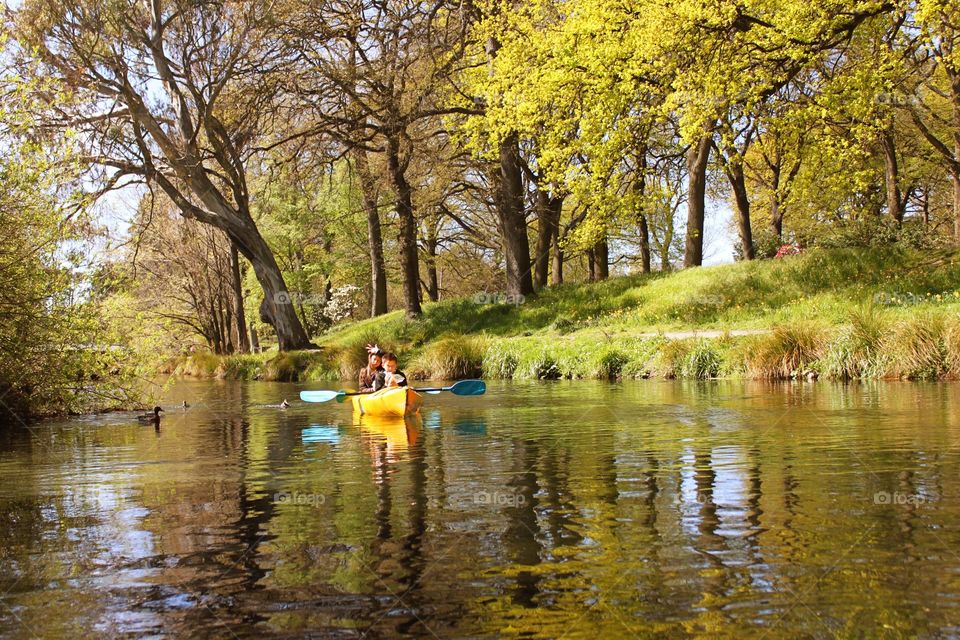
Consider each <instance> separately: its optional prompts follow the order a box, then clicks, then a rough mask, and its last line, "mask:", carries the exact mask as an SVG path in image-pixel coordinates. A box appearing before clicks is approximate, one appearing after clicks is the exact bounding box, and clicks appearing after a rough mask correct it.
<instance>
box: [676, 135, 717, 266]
mask: <svg viewBox="0 0 960 640" xmlns="http://www.w3.org/2000/svg"><path fill="white" fill-rule="evenodd" d="M712 145H713V136H712V135H710V134H705V135H704V136H703V137H702V138H700V140H699V141H698V142H697V143H696V144H695V145H691V147H690V150H689V151H688V152H687V181H688V187H687V238H686V245H685V247H684V254H683V266H685V267H699V266H700V265H702V264H703V223H704V218H705V217H706V206H707V203H706V194H707V161H708V160H709V159H710V147H711V146H712Z"/></svg>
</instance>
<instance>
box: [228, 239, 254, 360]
mask: <svg viewBox="0 0 960 640" xmlns="http://www.w3.org/2000/svg"><path fill="white" fill-rule="evenodd" d="M230 273H231V276H232V280H233V299H234V316H235V319H236V328H237V329H236V330H237V350H238V351H239V352H240V353H250V341H249V340H248V339H247V314H246V311H245V310H244V308H243V281H241V280H240V252H239V251H237V247H236V245H234V244H233V243H230Z"/></svg>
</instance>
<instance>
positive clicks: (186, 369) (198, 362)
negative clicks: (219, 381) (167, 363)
mask: <svg viewBox="0 0 960 640" xmlns="http://www.w3.org/2000/svg"><path fill="white" fill-rule="evenodd" d="M219 367H220V357H219V356H217V355H216V354H214V353H211V352H209V351H195V352H194V353H191V354H190V355H188V356H187V357H185V358H184V359H183V360H181V361H180V363H179V364H178V365H177V367H176V369H175V370H174V372H173V373H174V375H178V376H190V377H194V378H212V377H214V376H215V375H217V369H218V368H219Z"/></svg>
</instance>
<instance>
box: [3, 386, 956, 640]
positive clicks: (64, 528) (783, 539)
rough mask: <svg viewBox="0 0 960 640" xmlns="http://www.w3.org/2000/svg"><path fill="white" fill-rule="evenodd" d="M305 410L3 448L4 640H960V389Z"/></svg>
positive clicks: (82, 426)
mask: <svg viewBox="0 0 960 640" xmlns="http://www.w3.org/2000/svg"><path fill="white" fill-rule="evenodd" d="M296 392H297V389H296V388H295V387H294V386H291V385H273V384H231V383H226V382H213V383H182V384H178V385H177V386H175V387H174V388H173V390H172V391H171V396H172V399H171V402H176V403H179V402H180V401H181V400H182V399H188V400H189V402H190V404H191V408H190V409H188V410H186V411H176V412H173V411H172V412H170V413H168V415H167V417H166V418H165V419H164V420H163V424H162V429H161V430H160V431H159V432H157V431H155V430H154V429H151V428H149V426H148V427H143V426H142V425H136V424H132V421H131V419H130V418H129V416H128V417H124V416H106V417H102V418H98V419H94V420H90V419H83V420H72V421H64V422H59V423H51V424H45V425H40V426H38V427H36V428H34V430H33V431H32V432H31V431H22V432H17V433H8V434H6V435H5V436H4V437H3V438H2V439H0V517H2V518H3V522H5V523H7V524H6V525H5V526H4V527H3V528H2V529H0V594H4V595H2V596H0V622H2V623H3V627H2V629H3V630H2V631H0V634H2V635H4V636H10V637H35V636H39V637H45V636H59V635H64V634H66V633H74V632H75V631H76V630H78V629H79V630H82V631H83V632H85V633H96V634H98V635H108V636H109V635H123V634H131V635H149V634H156V635H198V636H212V637H222V636H224V635H226V636H234V635H235V636H237V637H246V636H257V637H262V636H291V635H293V636H296V635H302V634H306V633H312V634H316V635H344V634H356V635H362V634H368V635H371V636H375V637H396V636H405V635H419V636H423V635H431V634H435V635H437V636H438V637H461V636H495V635H525V636H530V637H560V636H563V637H567V638H571V637H594V636H597V634H598V633H603V634H604V635H605V636H607V635H614V636H621V635H622V636H626V635H629V634H634V635H637V636H640V637H644V636H656V635H665V636H690V635H704V636H709V637H713V636H724V635H726V636H738V637H739V636H743V635H747V636H749V635H757V636H763V635H770V636H776V635H783V636H789V637H794V636H798V635H799V636H810V637H826V636H830V635H835V634H843V633H845V632H846V631H845V630H847V629H856V630H857V632H858V633H862V634H863V635H865V636H874V635H885V634H886V635H889V634H894V635H896V634H899V635H906V636H917V635H920V636H923V635H928V636H939V635H951V634H953V633H955V631H956V629H955V627H954V626H952V625H956V624H957V622H958V614H960V609H958V605H960V602H958V593H957V590H956V589H954V588H953V585H954V583H955V580H954V577H955V576H956V575H957V574H958V573H960V558H958V557H957V556H956V555H955V553H954V549H955V548H956V544H957V542H960V540H958V538H960V526H958V525H960V522H958V515H960V507H958V506H957V505H958V502H957V500H956V498H957V490H958V488H960V467H958V466H957V465H956V461H957V460H956V456H957V453H956V448H955V443H956V442H957V441H958V435H960V419H958V402H960V400H958V394H957V391H956V387H954V386H951V385H927V386H925V385H864V386H859V385H847V386H845V385H837V386H831V385H826V384H817V385H809V384H796V385H768V384H752V383H739V382H730V383H727V382H722V383H672V382H670V383H665V382H652V381H651V382H646V383H635V384H633V383H630V384H628V383H624V384H618V385H606V384H602V385H601V384H597V385H592V384H591V383H586V382H581V383H570V384H566V383H554V384H546V385H519V384H495V385H490V391H489V395H488V397H485V398H464V399H451V400H449V401H443V399H442V398H437V399H435V398H431V399H429V400H428V403H429V404H428V406H427V407H425V408H424V412H423V417H422V419H414V420H406V421H404V420H376V419H371V418H370V417H369V416H367V417H364V418H363V419H362V420H359V421H356V422H354V421H353V420H351V417H350V415H349V413H345V410H346V408H345V407H342V406H329V407H326V406H319V407H318V406H317V405H310V406H307V405H300V404H296V405H294V406H293V407H291V408H290V409H287V410H281V409H279V408H277V407H275V406H271V405H276V403H277V402H278V401H279V399H280V398H283V397H296V395H297V393H296ZM66 603H69V606H64V605H65V604H66ZM51 605H53V606H51ZM951 629H953V631H951Z"/></svg>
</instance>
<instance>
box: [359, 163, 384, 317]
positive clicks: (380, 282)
mask: <svg viewBox="0 0 960 640" xmlns="http://www.w3.org/2000/svg"><path fill="white" fill-rule="evenodd" d="M353 159H354V163H355V164H356V167H357V175H358V176H359V178H360V193H361V197H362V198H363V209H364V211H366V213H367V245H368V247H369V249H370V315H371V316H373V317H376V316H379V315H383V314H384V313H386V312H387V267H386V263H385V261H384V259H383V233H382V231H381V228H380V211H379V209H378V208H377V187H376V181H375V180H374V178H373V176H372V175H371V174H370V167H369V165H368V164H367V152H366V151H364V150H362V149H357V150H356V151H354V153H353Z"/></svg>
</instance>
